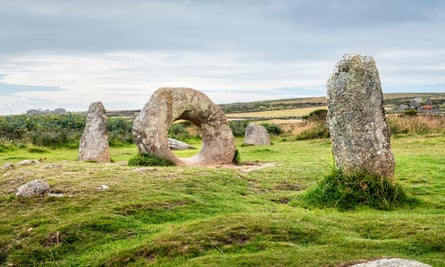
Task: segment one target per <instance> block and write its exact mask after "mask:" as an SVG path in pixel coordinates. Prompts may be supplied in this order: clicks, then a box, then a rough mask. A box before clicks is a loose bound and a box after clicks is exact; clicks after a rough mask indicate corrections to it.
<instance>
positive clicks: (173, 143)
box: [167, 138, 195, 150]
mask: <svg viewBox="0 0 445 267" xmlns="http://www.w3.org/2000/svg"><path fill="white" fill-rule="evenodd" d="M167 140H168V147H169V148H170V149H171V150H186V149H195V147H194V146H191V145H189V144H187V143H184V142H181V141H179V140H176V139H173V138H167Z"/></svg>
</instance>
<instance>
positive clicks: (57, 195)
mask: <svg viewBox="0 0 445 267" xmlns="http://www.w3.org/2000/svg"><path fill="white" fill-rule="evenodd" d="M48 196H49V197H63V196H65V195H64V194H63V193H48Z"/></svg>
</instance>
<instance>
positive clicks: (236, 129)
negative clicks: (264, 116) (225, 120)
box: [229, 120, 250, 137]
mask: <svg viewBox="0 0 445 267" xmlns="http://www.w3.org/2000/svg"><path fill="white" fill-rule="evenodd" d="M249 123H250V121H247V120H243V121H230V122H229V127H230V129H231V130H232V133H233V136H235V137H244V135H245V132H246V127H247V125H249Z"/></svg>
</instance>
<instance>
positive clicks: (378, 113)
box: [327, 54, 395, 179]
mask: <svg viewBox="0 0 445 267" xmlns="http://www.w3.org/2000/svg"><path fill="white" fill-rule="evenodd" d="M327 91H328V99H327V103H328V108H329V111H328V124H329V130H330V134H331V139H332V143H333V154H334V159H335V163H336V166H337V168H339V169H341V170H343V171H344V172H346V173H348V172H365V173H368V174H376V175H379V176H381V177H387V178H390V179H392V177H393V175H394V167H395V161H394V156H393V154H392V152H391V146H390V131H389V127H388V125H387V123H386V118H385V110H384V106H383V93H382V89H381V85H380V78H379V74H378V71H377V67H376V66H375V62H374V59H373V58H372V57H369V56H364V55H360V54H346V55H344V56H343V58H342V59H341V60H340V61H339V62H338V63H337V66H336V67H335V69H334V72H333V73H332V75H331V77H330V78H329V80H328V82H327Z"/></svg>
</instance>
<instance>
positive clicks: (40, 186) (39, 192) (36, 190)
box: [15, 180, 49, 197]
mask: <svg viewBox="0 0 445 267" xmlns="http://www.w3.org/2000/svg"><path fill="white" fill-rule="evenodd" d="M48 190H49V184H48V183H46V182H44V181H41V180H34V181H31V182H29V183H26V184H24V185H22V186H20V187H19V188H18V189H17V193H16V194H15V195H16V196H17V197H36V196H43V195H45V194H46V193H48Z"/></svg>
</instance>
